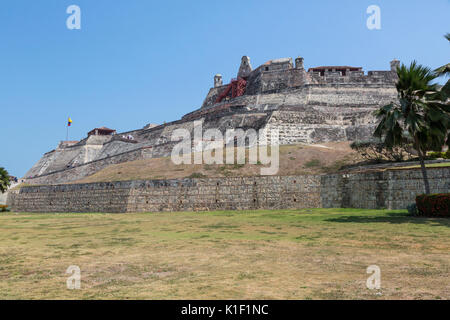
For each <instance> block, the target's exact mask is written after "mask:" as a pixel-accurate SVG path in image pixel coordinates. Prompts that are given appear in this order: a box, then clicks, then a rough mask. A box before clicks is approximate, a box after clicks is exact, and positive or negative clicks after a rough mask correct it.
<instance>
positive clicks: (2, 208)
mask: <svg viewBox="0 0 450 320" xmlns="http://www.w3.org/2000/svg"><path fill="white" fill-rule="evenodd" d="M5 211H8V206H7V205H4V204H0V212H5Z"/></svg>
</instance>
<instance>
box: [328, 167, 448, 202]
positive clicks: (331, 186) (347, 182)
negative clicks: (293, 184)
mask: <svg viewBox="0 0 450 320" xmlns="http://www.w3.org/2000/svg"><path fill="white" fill-rule="evenodd" d="M427 172H428V177H429V179H430V188H431V192H432V193H446V192H450V168H449V167H447V168H445V167H444V168H429V169H428V171H427ZM321 186H322V191H321V201H322V205H323V206H324V207H325V208H340V207H342V208H367V209H380V208H386V209H405V208H406V207H407V206H408V205H409V204H411V203H414V202H415V197H416V195H417V194H422V193H424V192H425V189H424V184H423V178H422V172H421V171H420V170H419V169H412V170H387V171H378V172H367V173H352V174H333V175H325V176H322V179H321Z"/></svg>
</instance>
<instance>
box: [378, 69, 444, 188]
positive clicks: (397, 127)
mask: <svg viewBox="0 0 450 320" xmlns="http://www.w3.org/2000/svg"><path fill="white" fill-rule="evenodd" d="M397 75H398V82H397V84H396V88H397V92H398V102H391V103H390V104H388V105H386V106H383V107H381V108H380V109H379V110H377V111H376V112H375V115H376V116H377V117H378V119H379V120H380V123H379V124H378V126H377V128H376V129H375V132H374V136H375V137H378V138H384V142H385V144H386V146H388V147H394V146H399V145H402V144H404V143H405V142H406V141H408V140H409V141H411V142H412V144H413V146H414V149H415V150H416V151H417V153H418V156H419V159H420V166H421V169H422V175H423V180H424V184H425V193H426V194H429V193H430V185H429V182H428V176H427V171H426V168H425V162H424V159H425V156H426V153H427V151H431V150H433V151H441V150H442V147H443V146H444V144H445V143H446V142H447V143H449V142H450V137H449V136H448V129H449V128H450V113H449V112H450V109H449V105H448V104H447V103H446V100H447V98H446V96H444V95H443V94H442V92H441V91H439V90H438V86H437V84H431V81H433V80H434V79H436V78H437V77H438V75H437V74H436V73H434V72H432V71H431V70H430V69H429V68H427V67H424V66H421V65H419V64H417V62H416V61H413V62H412V63H411V65H410V66H409V67H406V66H405V65H403V64H402V65H401V67H398V68H397Z"/></svg>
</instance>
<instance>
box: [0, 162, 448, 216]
mask: <svg viewBox="0 0 450 320" xmlns="http://www.w3.org/2000/svg"><path fill="white" fill-rule="evenodd" d="M428 174H429V178H430V187H431V190H432V192H433V193H441V192H450V168H448V167H443V168H430V169H428ZM423 191H424V190H423V181H422V176H421V171H420V170H418V169H407V170H406V169H396V170H386V171H374V172H365V173H345V174H332V175H309V176H266V177H228V178H208V179H177V180H149V181H123V182H109V183H106V182H103V183H89V184H64V185H48V186H28V187H23V188H21V189H19V190H13V191H11V192H10V193H9V194H8V204H9V205H10V206H11V207H12V209H13V210H14V211H18V212H113V213H114V212H157V211H210V210H251V209H300V208H321V207H324V208H331V207H335V208H341V207H342V208H368V209H380V208H387V209H405V208H406V206H407V205H409V204H411V203H413V202H414V201H415V200H414V199H415V196H416V195H417V194H421V193H423Z"/></svg>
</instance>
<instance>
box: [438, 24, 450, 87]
mask: <svg viewBox="0 0 450 320" xmlns="http://www.w3.org/2000/svg"><path fill="white" fill-rule="evenodd" d="M444 37H445V38H446V39H447V40H448V41H450V33H447V34H446V35H445V36H444ZM434 71H435V72H436V73H437V74H438V75H439V76H444V75H450V63H447V64H446V65H443V66H442V67H439V68H437V69H436V70H434ZM448 83H449V82H447V85H448Z"/></svg>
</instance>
